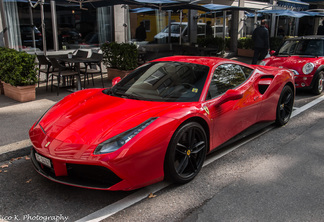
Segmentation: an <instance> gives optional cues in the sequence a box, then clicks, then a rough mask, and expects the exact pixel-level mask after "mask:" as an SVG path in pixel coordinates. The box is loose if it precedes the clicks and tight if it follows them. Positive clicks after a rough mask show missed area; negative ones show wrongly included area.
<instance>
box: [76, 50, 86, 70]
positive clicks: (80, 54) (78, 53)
mask: <svg viewBox="0 0 324 222" xmlns="http://www.w3.org/2000/svg"><path fill="white" fill-rule="evenodd" d="M73 57H76V58H87V57H88V51H84V50H79V49H78V50H77V51H76V53H75V55H73ZM80 66H81V64H80ZM72 67H73V68H74V69H76V67H75V64H72Z"/></svg>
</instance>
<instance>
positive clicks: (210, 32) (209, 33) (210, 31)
mask: <svg viewBox="0 0 324 222" xmlns="http://www.w3.org/2000/svg"><path fill="white" fill-rule="evenodd" d="M212 35H213V29H212V27H211V21H207V23H206V36H207V37H211V36H212Z"/></svg>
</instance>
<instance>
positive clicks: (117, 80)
mask: <svg viewBox="0 0 324 222" xmlns="http://www.w3.org/2000/svg"><path fill="white" fill-rule="evenodd" d="M120 80H121V77H119V76H118V77H115V78H113V80H112V82H111V84H112V86H114V85H116V84H117V83H119V82H120Z"/></svg>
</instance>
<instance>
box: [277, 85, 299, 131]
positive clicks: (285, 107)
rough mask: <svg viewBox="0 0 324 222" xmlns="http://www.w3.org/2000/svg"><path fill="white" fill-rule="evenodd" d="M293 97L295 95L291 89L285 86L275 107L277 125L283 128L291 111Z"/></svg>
mask: <svg viewBox="0 0 324 222" xmlns="http://www.w3.org/2000/svg"><path fill="white" fill-rule="evenodd" d="M294 97H295V95H294V91H293V89H292V88H291V87H290V86H288V85H286V86H285V87H284V88H283V89H282V92H281V94H280V98H279V101H278V105H277V117H276V124H277V125H279V126H283V125H285V124H286V123H288V121H289V119H290V116H291V113H292V111H293V105H294Z"/></svg>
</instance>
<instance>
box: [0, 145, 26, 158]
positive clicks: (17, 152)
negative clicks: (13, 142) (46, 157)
mask: <svg viewBox="0 0 324 222" xmlns="http://www.w3.org/2000/svg"><path fill="white" fill-rule="evenodd" d="M31 149H32V146H28V147H24V148H21V149H18V150H14V151H10V152H6V153H3V154H0V162H5V161H8V160H11V159H13V158H17V157H23V156H29V154H30V150H31Z"/></svg>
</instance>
